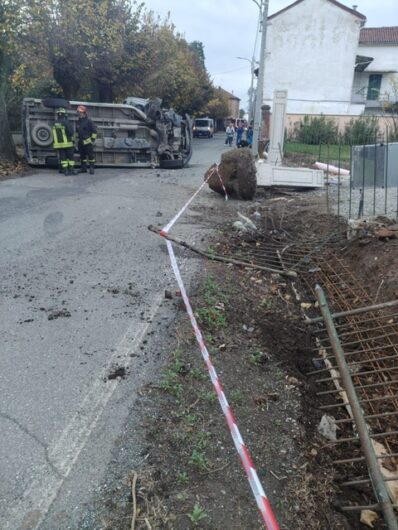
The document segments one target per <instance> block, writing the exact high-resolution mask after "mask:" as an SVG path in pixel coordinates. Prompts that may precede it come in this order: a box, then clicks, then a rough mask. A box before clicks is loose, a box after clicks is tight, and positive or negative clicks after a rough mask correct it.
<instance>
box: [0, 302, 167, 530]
mask: <svg viewBox="0 0 398 530" xmlns="http://www.w3.org/2000/svg"><path fill="white" fill-rule="evenodd" d="M162 299H163V296H160V295H159V296H157V297H156V298H155V300H154V302H153V304H152V305H151V307H150V310H149V315H148V319H147V320H149V322H148V321H147V322H134V323H133V324H131V326H129V328H128V330H127V331H126V333H125V335H124V337H123V338H122V340H121V341H120V343H119V345H118V347H117V348H116V349H115V352H114V353H113V355H112V356H111V357H110V359H109V361H108V363H107V365H106V366H105V367H104V369H103V370H102V371H101V373H100V374H99V376H98V377H97V378H96V380H95V382H94V384H93V385H92V387H91V388H90V390H89V392H88V393H87V394H86V396H85V398H84V399H83V401H82V403H81V405H80V407H79V409H78V410H77V412H76V414H75V415H74V417H73V418H72V420H71V421H70V422H69V424H68V425H67V426H66V428H65V429H64V431H63V432H62V434H61V436H60V438H59V439H58V440H57V441H56V442H55V443H54V444H53V445H52V446H50V447H49V448H48V456H49V459H50V461H51V462H52V463H53V465H54V467H56V468H57V469H58V470H59V472H60V475H55V474H54V473H53V472H52V471H51V469H49V467H48V466H47V465H44V464H43V465H41V466H40V467H39V468H36V469H35V477H34V478H33V480H32V482H31V483H30V486H29V487H28V488H27V489H26V490H25V492H24V493H23V495H22V497H21V498H20V499H18V500H17V502H16V503H14V504H12V505H11V506H10V508H9V510H8V511H7V513H6V514H5V515H2V518H1V520H0V523H1V524H0V528H2V529H3V530H16V529H17V528H20V526H21V524H22V523H23V521H24V519H25V518H26V517H28V518H29V519H30V524H29V526H28V528H29V530H35V529H37V528H38V526H39V525H40V523H41V522H42V521H43V519H44V517H45V515H46V514H47V512H48V511H49V509H50V507H51V504H52V503H53V501H54V499H55V498H56V496H57V495H58V491H59V490H60V488H61V486H62V484H63V482H64V480H65V479H66V478H67V477H68V475H69V473H70V472H71V470H72V468H73V465H74V464H75V462H76V460H77V458H78V457H79V454H80V453H81V451H82V449H83V448H84V446H85V444H86V442H87V440H88V438H89V436H90V434H91V433H92V431H93V430H94V428H95V426H96V424H97V421H98V419H99V418H100V416H101V414H102V412H103V410H104V409H105V407H106V405H107V403H108V401H109V400H110V398H111V397H112V394H113V393H114V391H115V389H116V387H117V384H118V381H117V380H116V379H115V380H108V381H107V382H106V383H105V382H104V379H105V378H106V377H107V375H108V374H109V371H110V369H111V367H112V366H114V365H116V364H120V365H123V366H126V367H127V366H128V364H129V362H130V360H131V357H130V354H131V353H133V352H134V351H135V350H136V349H137V348H138V347H139V345H140V343H141V342H142V340H143V338H144V336H145V334H146V332H147V330H148V327H149V326H150V324H151V322H152V320H153V318H154V317H155V315H156V313H157V311H158V309H159V307H160V305H161V303H162Z"/></svg>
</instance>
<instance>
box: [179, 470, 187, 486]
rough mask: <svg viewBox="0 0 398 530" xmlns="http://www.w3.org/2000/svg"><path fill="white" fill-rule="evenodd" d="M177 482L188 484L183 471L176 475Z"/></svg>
mask: <svg viewBox="0 0 398 530" xmlns="http://www.w3.org/2000/svg"><path fill="white" fill-rule="evenodd" d="M178 482H179V483H180V484H188V482H189V478H188V474H187V473H186V472H185V471H183V472H182V473H180V474H179V475H178Z"/></svg>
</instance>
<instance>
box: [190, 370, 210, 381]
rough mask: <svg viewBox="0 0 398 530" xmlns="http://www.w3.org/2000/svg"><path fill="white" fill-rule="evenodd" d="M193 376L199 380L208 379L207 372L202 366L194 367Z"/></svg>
mask: <svg viewBox="0 0 398 530" xmlns="http://www.w3.org/2000/svg"><path fill="white" fill-rule="evenodd" d="M191 376H192V377H193V378H194V379H197V380H198V381H207V375H206V372H205V371H204V370H203V369H200V368H192V370H191Z"/></svg>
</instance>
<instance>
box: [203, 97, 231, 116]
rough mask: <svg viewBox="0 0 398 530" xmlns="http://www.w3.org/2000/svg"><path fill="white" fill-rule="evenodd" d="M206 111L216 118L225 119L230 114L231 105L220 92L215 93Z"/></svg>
mask: <svg viewBox="0 0 398 530" xmlns="http://www.w3.org/2000/svg"><path fill="white" fill-rule="evenodd" d="M205 113H206V114H208V115H209V116H211V117H212V118H214V119H215V120H223V119H225V118H227V117H228V115H229V106H228V100H227V98H226V97H225V96H224V95H223V94H221V93H220V92H218V93H217V92H216V93H215V97H213V98H212V99H211V100H210V101H209V102H208V104H207V105H206V108H205Z"/></svg>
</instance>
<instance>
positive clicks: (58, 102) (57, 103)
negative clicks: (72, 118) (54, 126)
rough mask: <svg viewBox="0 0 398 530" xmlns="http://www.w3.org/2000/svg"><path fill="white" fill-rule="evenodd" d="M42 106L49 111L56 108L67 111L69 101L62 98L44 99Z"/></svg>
mask: <svg viewBox="0 0 398 530" xmlns="http://www.w3.org/2000/svg"><path fill="white" fill-rule="evenodd" d="M43 105H44V106H45V107H47V108H50V109H56V108H58V107H62V108H64V109H67V108H68V107H69V101H68V100H67V99H64V98H46V99H43Z"/></svg>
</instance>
